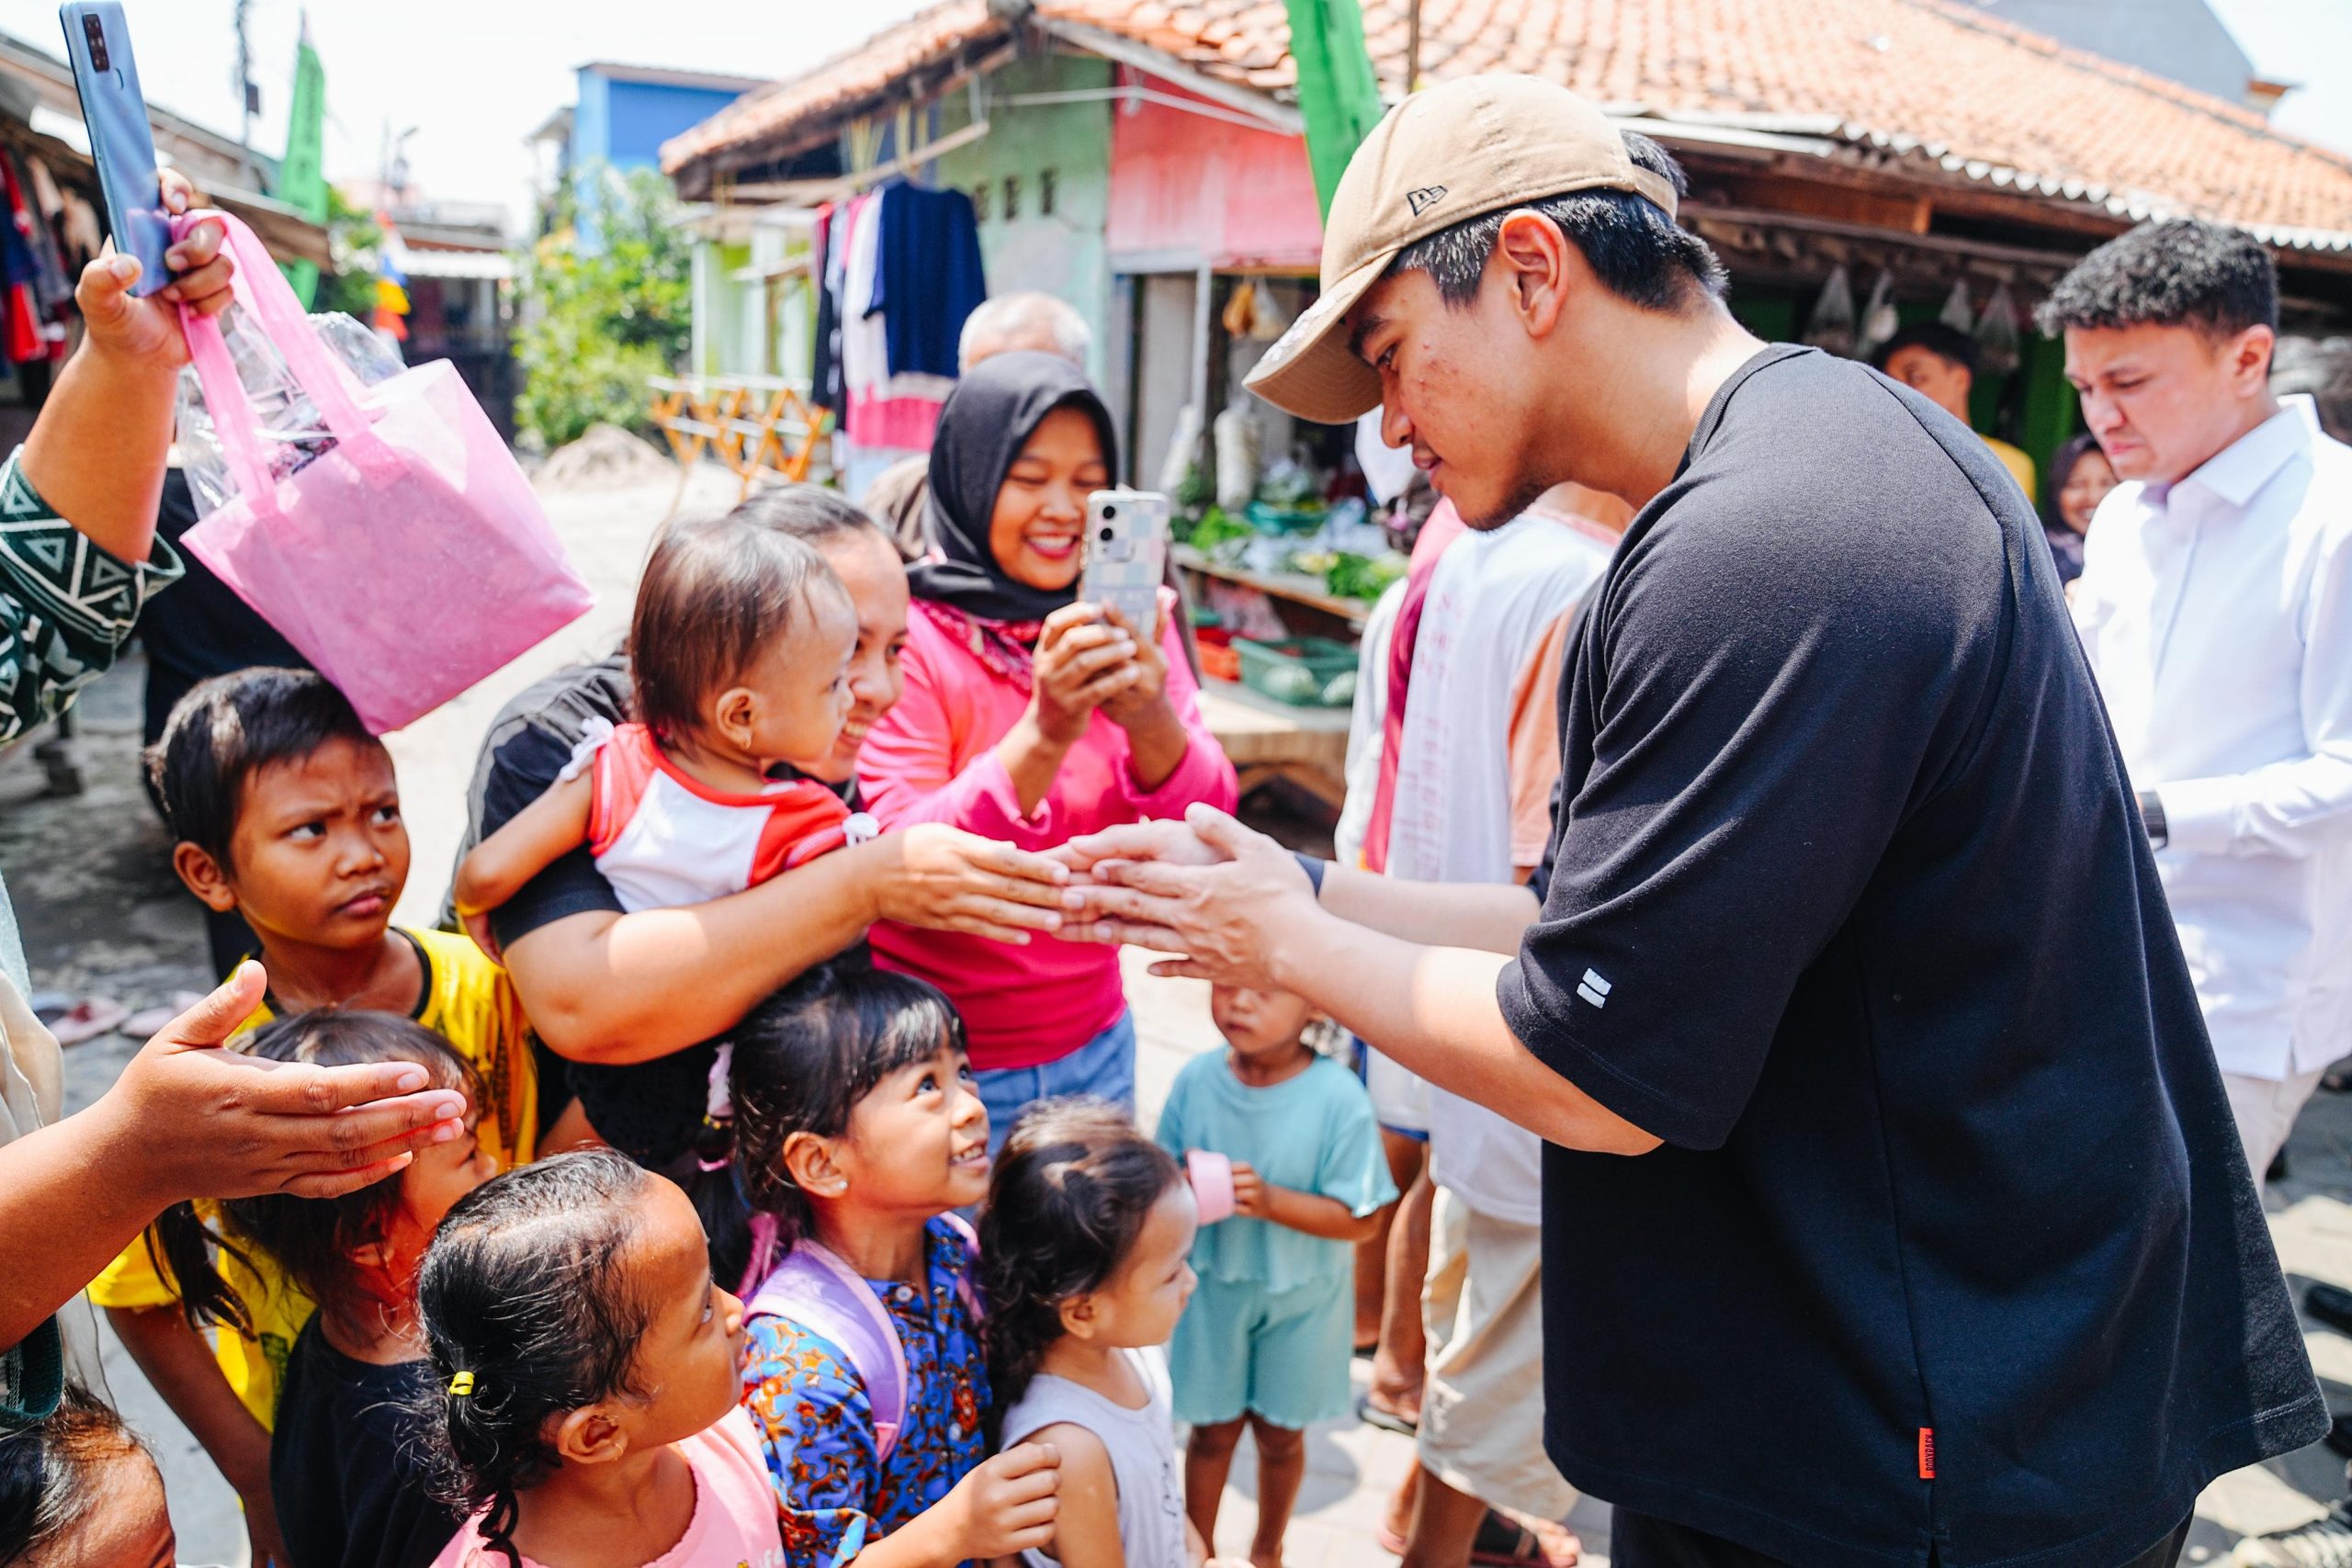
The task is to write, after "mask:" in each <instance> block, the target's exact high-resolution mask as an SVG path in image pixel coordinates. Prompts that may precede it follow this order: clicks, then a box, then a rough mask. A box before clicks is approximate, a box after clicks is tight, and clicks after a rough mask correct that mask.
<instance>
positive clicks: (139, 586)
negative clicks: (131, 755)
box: [0, 449, 180, 1427]
mask: <svg viewBox="0 0 2352 1568" xmlns="http://www.w3.org/2000/svg"><path fill="white" fill-rule="evenodd" d="M22 457H23V453H22V451H21V449H20V450H18V451H17V452H13V453H11V454H9V456H8V459H7V461H6V463H5V464H0V745H5V744H6V743H7V742H9V741H11V740H14V739H17V737H18V736H20V735H22V734H23V733H24V732H25V731H26V730H28V729H30V728H32V727H33V726H35V725H37V724H40V723H41V722H42V721H43V720H45V719H49V718H51V717H54V716H56V715H57V714H58V713H59V712H60V711H61V710H62V709H63V708H64V707H65V705H67V704H68V703H70V702H72V701H73V700H74V693H76V692H78V691H80V690H81V689H82V688H83V687H84V686H86V685H88V684H89V683H90V682H93V681H95V680H96V679H97V678H98V677H99V676H100V675H102V674H104V673H105V672H106V669H107V666H108V665H109V664H112V663H113V662H114V656H115V654H116V653H117V652H119V650H120V649H121V648H122V645H123V643H124V642H125V641H127V640H128V639H129V638H130V629H131V627H132V626H133V625H134V624H136V622H137V621H138V619H139V612H140V609H141V607H142V606H143V605H144V604H146V603H147V600H148V596H149V595H150V594H152V593H153V592H155V590H157V589H158V588H161V587H163V586H164V584H166V583H168V582H170V581H173V580H174V579H175V578H177V577H178V576H179V575H180V561H179V557H178V556H176V555H175V554H173V553H172V547H171V546H169V545H167V544H164V542H163V541H162V540H160V539H159V540H157V541H156V542H155V553H154V556H153V559H151V560H149V561H148V562H146V563H145V564H143V565H133V564H131V563H130V562H127V561H119V560H117V559H115V558H114V557H112V556H110V555H108V554H107V552H106V551H104V550H102V549H100V548H98V547H97V546H96V545H94V544H92V543H91V542H90V541H89V540H88V539H87V538H86V537H85V536H83V535H82V533H81V532H80V531H79V530H78V529H76V528H75V527H74V525H72V524H71V523H68V522H66V521H65V520H64V519H63V518H62V517H60V516H58V515H57V513H54V512H52V511H51V510H50V507H49V505H48V503H47V502H44V501H42V500H41V498H40V496H39V495H37V494H35V493H34V491H33V487H32V486H31V485H30V484H28V483H27V482H26V480H25V476H24V475H23V474H22V473H21V472H19V471H18V468H17V465H18V463H19V462H20V461H21V459H22ZM0 986H5V987H8V988H10V989H12V990H14V991H15V992H16V993H17V998H18V999H21V998H22V995H23V993H25V992H27V991H28V990H30V989H31V988H32V983H31V980H30V979H29V977H28V976H27V975H26V973H25V954H24V948H23V945H22V944H21V943H20V942H18V940H17V916H16V912H15V911H14V910H13V909H11V908H9V906H8V890H7V887H6V886H5V885H0ZM28 1026H29V1020H28ZM40 1039H41V1040H42V1041H44V1042H47V1045H46V1050H47V1051H48V1052H49V1053H51V1054H52V1055H51V1061H50V1062H49V1064H48V1066H50V1067H51V1068H53V1067H54V1066H55V1061H54V1056H53V1053H54V1052H55V1050H56V1043H55V1042H53V1041H50V1040H49V1038H48V1035H47V1034H46V1033H41V1034H40ZM30 1046H31V1042H29V1041H18V1042H17V1049H20V1050H21V1049H29V1048H30ZM25 1066H26V1064H25V1063H24V1062H23V1061H21V1060H20V1059H18V1058H17V1057H16V1056H15V1055H14V1054H13V1052H12V1050H11V1046H10V1042H9V1041H8V1040H7V1038H6V1036H5V1035H0V1088H6V1087H8V1082H7V1081H6V1080H12V1081H13V1083H14V1084H15V1085H17V1086H21V1093H20V1094H10V1095H8V1096H7V1098H6V1102H5V1103H0V1143H6V1142H8V1141H9V1140H10V1139H11V1138H13V1137H17V1136H20V1135H22V1134H26V1133H29V1132H31V1131H32V1130H33V1127H34V1126H35V1125H37V1124H38V1122H39V1120H40V1119H39V1117H38V1116H37V1115H36V1114H34V1112H33V1106H32V1103H31V1102H32V1099H33V1093H32V1088H31V1081H30V1080H28V1078H26V1077H24V1076H23V1071H22V1069H23V1068H24V1067H25ZM63 1371H64V1362H63V1359H62V1355H61V1351H60V1348H59V1341H58V1334H57V1324H56V1322H55V1320H54V1319H51V1321H49V1322H46V1323H43V1324H42V1325H40V1327H39V1328H36V1329H35V1330H33V1332H32V1333H31V1334H30V1335H28V1336H27V1337H25V1339H24V1340H23V1342H22V1343H20V1344H16V1345H10V1346H7V1347H6V1348H0V1427H8V1426H14V1425H17V1424H19V1423H21V1422H25V1421H37V1420H40V1418H42V1417H43V1416H47V1415H48V1414H49V1413H50V1412H51V1410H54V1409H55V1408H56V1407H57V1398H58V1393H59V1390H60V1389H61V1387H62V1377H63Z"/></svg>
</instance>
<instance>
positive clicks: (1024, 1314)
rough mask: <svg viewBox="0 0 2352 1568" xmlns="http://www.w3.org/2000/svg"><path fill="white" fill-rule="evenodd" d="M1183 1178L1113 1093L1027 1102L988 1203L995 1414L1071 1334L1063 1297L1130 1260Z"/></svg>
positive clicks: (984, 1334)
mask: <svg viewBox="0 0 2352 1568" xmlns="http://www.w3.org/2000/svg"><path fill="white" fill-rule="evenodd" d="M1182 1179H1183V1178H1182V1172H1181V1171H1180V1170H1179V1169H1178V1168H1177V1165H1176V1161H1175V1160H1174V1159H1173V1158H1172V1157H1171V1156H1170V1155H1169V1153H1168V1151H1167V1150H1166V1149H1163V1148H1161V1147H1160V1146H1159V1145H1158V1144H1155V1143H1153V1142H1152V1141H1151V1140H1150V1139H1149V1138H1147V1137H1145V1136H1144V1135H1143V1133H1142V1131H1141V1130H1140V1129H1138V1128H1137V1127H1136V1123H1135V1118H1134V1117H1132V1116H1130V1115H1129V1114H1128V1113H1127V1112H1126V1111H1123V1110H1121V1109H1120V1108H1119V1107H1117V1106H1115V1105H1113V1104H1111V1103H1110V1102H1109V1101H1107V1100H1088V1099H1082V1098H1072V1099H1063V1100H1042V1101H1040V1102H1038V1103H1037V1104H1035V1105H1033V1106H1031V1107H1030V1108H1029V1109H1028V1110H1026V1111H1023V1112H1022V1113H1021V1119H1020V1120H1019V1121H1017V1122H1014V1123H1013V1124H1012V1135H1011V1136H1010V1137H1008V1138H1006V1139H1005V1142H1004V1151H1003V1153H1001V1154H1000V1155H999V1156H997V1161H996V1170H995V1172H994V1174H993V1177H992V1179H990V1180H989V1202H988V1207H987V1208H986V1209H985V1210H983V1211H982V1212H981V1213H980V1297H981V1299H982V1300H983V1301H985V1302H987V1303H988V1304H989V1310H988V1315H987V1316H986V1317H984V1318H982V1319H981V1320H980V1344H981V1348H983V1349H984V1350H985V1351H986V1352H987V1356H988V1368H989V1401H990V1408H991V1411H992V1415H991V1417H990V1418H991V1420H992V1421H1001V1419H1002V1413H1003V1412H1004V1411H1007V1410H1010V1409H1012V1406H1013V1404H1015V1403H1016V1402H1017V1401H1018V1400H1019V1399H1020V1398H1021V1394H1022V1392H1023V1390H1024V1389H1026V1388H1027V1387H1028V1386H1029V1380H1030V1379H1032V1378H1034V1377H1035V1376H1036V1375H1037V1363H1038V1361H1039V1360H1040V1359H1043V1357H1044V1356H1045V1354H1046V1349H1047V1348H1049V1347H1050V1346H1051V1345H1052V1344H1053V1343H1054V1341H1055V1340H1057V1339H1059V1338H1060V1337H1062V1303H1064V1302H1066V1301H1068V1300H1069V1298H1070V1297H1072V1296H1076V1295H1082V1294H1084V1293H1085V1292H1088V1291H1093V1290H1099V1289H1101V1288H1102V1287H1103V1284H1104V1283H1105V1282H1107V1281H1108V1280H1110V1278H1111V1276H1112V1275H1114V1274H1115V1273H1117V1272H1118V1271H1119V1265H1120V1264H1121V1263H1122V1262H1123V1261H1124V1260H1125V1258H1126V1256H1127V1253H1128V1251H1129V1249H1131V1248H1132V1247H1134V1246H1135V1243H1136V1236H1137V1235H1141V1234H1142V1232H1143V1226H1144V1221H1145V1220H1146V1219H1147V1218H1148V1217H1149V1216H1150V1213H1151V1210H1152V1205H1153V1204H1155V1203H1157V1202H1159V1200H1160V1199H1161V1197H1162V1196H1164V1195H1165V1194H1166V1193H1167V1191H1168V1190H1169V1189H1170V1188H1171V1187H1173V1186H1175V1185H1176V1183H1177V1182H1178V1181H1180V1180H1182Z"/></svg>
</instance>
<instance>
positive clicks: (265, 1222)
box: [147, 1008, 481, 1334]
mask: <svg viewBox="0 0 2352 1568" xmlns="http://www.w3.org/2000/svg"><path fill="white" fill-rule="evenodd" d="M237 1048H238V1049H239V1050H242V1051H243V1053H244V1054H245V1055H250V1056H258V1057H260V1058H261V1059H263V1060H264V1061H270V1062H307V1063H310V1064H311V1065H312V1066H321V1067H348V1066H372V1065H374V1064H377V1063H379V1062H414V1063H417V1064H418V1065H419V1066H423V1067H424V1068H425V1069H426V1070H427V1071H428V1072H430V1073H431V1074H432V1076H433V1079H434V1084H435V1087H436V1088H441V1089H460V1090H463V1091H464V1093H465V1095H466V1098H467V1099H468V1100H469V1101H470V1102H471V1103H473V1104H475V1105H477V1106H478V1105H480V1104H481V1089H480V1086H479V1084H478V1083H477V1082H476V1081H475V1078H474V1075H473V1071H472V1069H471V1068H470V1067H469V1066H467V1065H466V1061H465V1058H464V1057H462V1056H460V1055H458V1053H457V1052H456V1050H454V1049H453V1048H452V1047H451V1046H450V1044H449V1043H448V1042H447V1040H444V1039H443V1038H442V1037H441V1036H440V1035H438V1034H435V1032H433V1031H431V1030H429V1029H427V1028H425V1027H424V1025H423V1024H421V1023H418V1022H417V1021H415V1020H414V1019H410V1018H403V1017H401V1015H400V1014H398V1013H390V1012H345V1011H344V1010H341V1009H337V1008H321V1009H319V1010H315V1011H311V1012H305V1013H297V1014H295V1015H294V1016H293V1017H291V1018H281V1019H276V1020H273V1021H270V1022H268V1023H266V1024H264V1025H263V1026H262V1027H261V1028H260V1029H258V1030H256V1031H254V1034H253V1037H252V1039H251V1040H249V1041H247V1042H246V1043H243V1045H241V1046H239V1047H237ZM400 1201H401V1184H400V1179H399V1178H398V1177H396V1176H395V1177H388V1178H386V1179H384V1180H381V1181H377V1182H372V1183H370V1184H369V1185H368V1186H366V1187H362V1188H360V1189H359V1190H357V1191H356V1192H346V1193H345V1194H344V1195H343V1196H341V1197H339V1198H298V1197H295V1196H293V1195H292V1194H290V1193H286V1192H268V1193H264V1194H262V1195H261V1196H259V1197H254V1198H232V1199H230V1200H228V1201H225V1202H223V1203H221V1204H220V1215H221V1228H220V1231H219V1232H215V1231H213V1230H212V1229H211V1227H209V1225H207V1224H205V1223H204V1219H203V1216H202V1215H201V1214H199V1213H198V1211H197V1208H196V1205H194V1204H193V1203H185V1202H183V1203H175V1204H173V1205H172V1206H171V1207H170V1208H168V1209H166V1210H164V1213H163V1214H162V1216H161V1217H160V1218H158V1219H157V1220H156V1221H155V1224H154V1225H153V1228H152V1229H151V1230H150V1231H149V1233H148V1239H147V1247H148V1251H149V1255H150V1256H151V1257H153V1258H155V1259H156V1260H157V1261H158V1262H159V1263H160V1264H161V1265H162V1266H163V1267H164V1268H165V1269H169V1270H170V1274H171V1279H172V1280H173V1283H174V1284H175V1286H176V1287H177V1289H178V1291H179V1296H180V1310H181V1311H182V1312H184V1313H186V1314H187V1321H188V1325H189V1326H190V1327H192V1328H198V1329H201V1328H203V1327H205V1326H206V1325H209V1324H217V1325H221V1326H224V1327H228V1328H233V1329H235V1330H236V1331H237V1332H238V1333H241V1334H251V1333H252V1332H253V1331H254V1320H253V1313H252V1310H251V1309H250V1308H249V1307H248V1306H247V1304H246V1303H243V1302H242V1301H240V1300H238V1299H237V1296H236V1293H235V1292H233V1291H232V1290H231V1289H230V1288H229V1284H228V1281H227V1280H223V1279H222V1278H221V1277H220V1267H219V1254H220V1252H221V1251H222V1250H226V1251H229V1252H232V1253H235V1254H237V1255H239V1256H240V1257H241V1258H248V1259H249V1258H250V1255H251V1253H252V1252H260V1253H264V1254H266V1255H267V1256H268V1257H269V1258H271V1260H273V1261H274V1262H276V1263H277V1266H278V1267H279V1268H280V1269H284V1270H285V1272H286V1276H287V1278H288V1279H289V1280H292V1281H293V1282H294V1283H295V1284H296V1285H297V1286H298V1287H300V1290H301V1292H302V1293H303V1294H305V1295H307V1296H309V1297H310V1298H311V1300H312V1301H314V1302H316V1303H318V1304H319V1310H320V1311H321V1312H323V1313H327V1314H331V1315H332V1316H333V1317H334V1319H335V1320H336V1321H338V1322H343V1323H346V1324H348V1323H354V1322H356V1319H357V1318H358V1316H359V1314H361V1313H362V1312H363V1311H364V1310H365V1308H366V1307H367V1306H368V1304H369V1303H370V1301H371V1300H372V1298H370V1297H369V1296H368V1294H367V1292H366V1291H365V1290H364V1288H363V1287H362V1285H361V1282H360V1280H359V1278H358V1270H357V1269H356V1268H355V1266H354V1265H353V1263H352V1261H351V1255H352V1253H353V1252H355V1251H356V1250H357V1249H359V1248H360V1247H366V1246H368V1245H369V1244H370V1243H372V1242H376V1241H379V1240H381V1239H382V1237H383V1235H384V1233H385V1229H386V1226H387V1225H388V1224H389V1223H390V1219H391V1216H392V1215H393V1214H394V1213H396V1212H397V1211H398V1209H399V1207H400Z"/></svg>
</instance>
